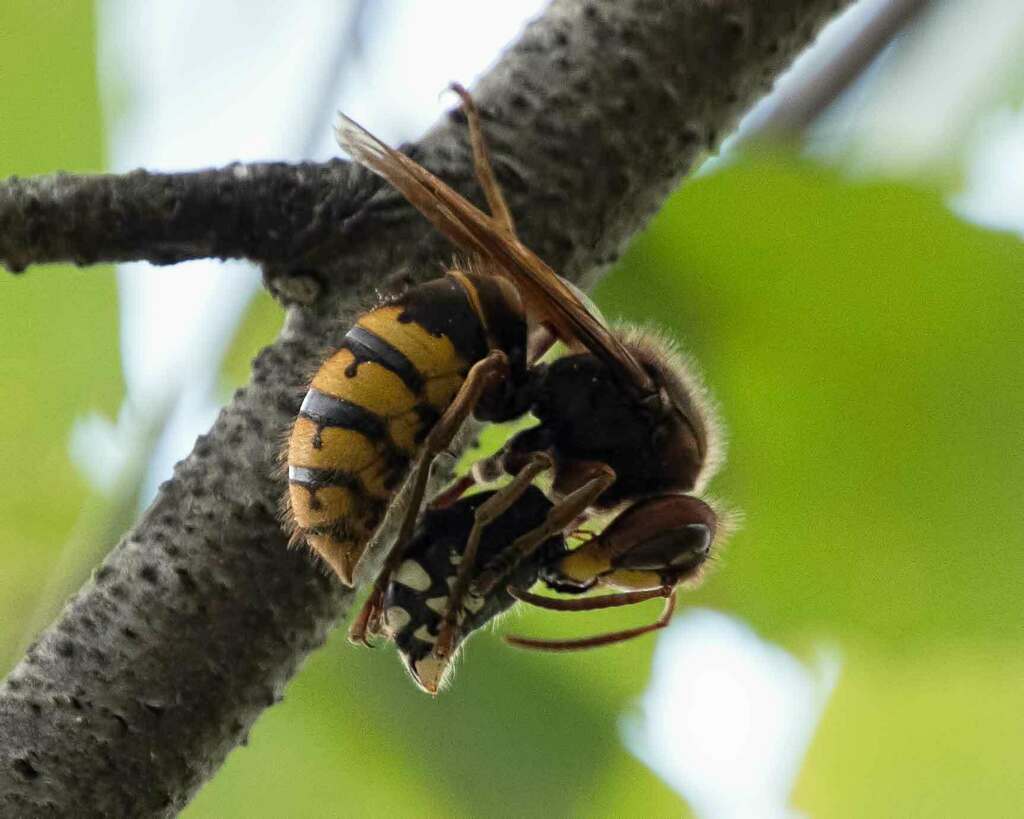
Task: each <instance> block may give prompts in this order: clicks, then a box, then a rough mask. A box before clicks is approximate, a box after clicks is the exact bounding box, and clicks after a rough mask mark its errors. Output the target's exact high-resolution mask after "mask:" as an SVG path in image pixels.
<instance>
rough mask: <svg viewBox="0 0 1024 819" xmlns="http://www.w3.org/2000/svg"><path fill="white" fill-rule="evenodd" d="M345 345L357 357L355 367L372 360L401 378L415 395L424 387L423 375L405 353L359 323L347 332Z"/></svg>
mask: <svg viewBox="0 0 1024 819" xmlns="http://www.w3.org/2000/svg"><path fill="white" fill-rule="evenodd" d="M343 346H344V347H347V348H348V349H349V350H350V351H351V353H352V355H353V356H354V357H355V362H354V363H353V367H358V366H359V365H360V364H361V363H363V362H364V361H372V362H374V363H376V364H379V365H380V366H382V367H384V368H385V369H387V370H390V371H391V372H393V373H394V374H395V375H397V376H398V377H399V378H401V379H402V381H403V382H404V383H405V386H407V387H408V388H409V391H410V392H412V393H413V394H414V395H418V394H419V392H420V391H421V390H422V389H423V376H421V375H420V374H419V373H418V372H417V371H416V368H415V367H414V366H413V364H412V362H411V361H410V360H409V359H408V358H406V357H405V353H403V352H402V351H401V350H399V349H398V348H397V347H394V346H392V345H391V344H389V343H388V342H387V341H385V340H384V339H382V338H381V337H380V336H378V335H377V334H376V333H374V332H372V331H370V330H367V329H366V328H365V327H360V326H359V325H358V324H357V325H355V326H354V327H353V328H352V329H351V330H349V331H348V332H347V333H345V342H344V344H343Z"/></svg>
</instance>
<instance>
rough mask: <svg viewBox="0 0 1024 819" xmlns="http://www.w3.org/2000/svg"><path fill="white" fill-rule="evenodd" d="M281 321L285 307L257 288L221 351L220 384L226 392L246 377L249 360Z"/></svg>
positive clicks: (241, 382)
mask: <svg viewBox="0 0 1024 819" xmlns="http://www.w3.org/2000/svg"><path fill="white" fill-rule="evenodd" d="M283 323H284V311H283V310H282V309H281V307H280V306H279V305H278V303H277V302H276V301H274V299H273V298H271V296H270V294H269V293H267V291H266V290H262V289H261V290H257V291H256V293H254V294H253V297H252V301H250V302H249V306H248V308H247V309H246V311H245V313H244V314H243V315H242V319H241V321H240V322H239V325H238V327H237V328H236V330H235V335H234V337H233V338H232V340H231V343H230V344H229V345H228V348H227V350H225V351H224V360H223V362H221V384H222V386H223V387H224V389H225V392H227V393H229V394H230V391H232V390H234V389H236V388H238V387H240V386H242V385H243V384H245V383H246V382H247V381H248V380H249V372H250V370H251V369H252V360H253V358H255V357H256V354H257V353H258V352H259V351H260V350H262V349H263V348H264V347H266V346H267V345H268V344H270V342H272V341H273V340H274V338H275V337H276V336H277V334H278V332H279V331H280V330H281V325H282V324H283Z"/></svg>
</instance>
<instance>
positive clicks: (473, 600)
mask: <svg viewBox="0 0 1024 819" xmlns="http://www.w3.org/2000/svg"><path fill="white" fill-rule="evenodd" d="M462 607H463V608H464V609H465V610H466V611H471V612H473V614H476V613H477V612H478V611H480V609H482V608H483V607H484V599H483V598H482V597H477V596H476V595H475V594H467V595H466V598H465V599H464V600H463V601H462Z"/></svg>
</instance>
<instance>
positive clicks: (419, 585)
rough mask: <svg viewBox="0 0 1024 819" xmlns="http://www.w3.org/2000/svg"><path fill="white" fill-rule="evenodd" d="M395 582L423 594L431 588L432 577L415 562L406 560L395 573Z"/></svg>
mask: <svg viewBox="0 0 1024 819" xmlns="http://www.w3.org/2000/svg"><path fill="white" fill-rule="evenodd" d="M395 582H396V583H401V584H402V585H403V586H408V587H409V588H410V589H415V590H416V591H421V592H422V591H426V590H427V589H429V588H430V575H429V574H427V572H426V571H425V570H424V568H423V567H422V566H421V565H420V564H419V563H417V562H416V561H415V560H406V561H405V562H404V563H403V564H402V565H401V566H399V567H398V571H397V572H395Z"/></svg>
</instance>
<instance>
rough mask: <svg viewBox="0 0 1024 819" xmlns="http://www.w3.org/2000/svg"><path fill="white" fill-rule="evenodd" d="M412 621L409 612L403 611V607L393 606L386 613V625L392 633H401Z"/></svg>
mask: <svg viewBox="0 0 1024 819" xmlns="http://www.w3.org/2000/svg"><path fill="white" fill-rule="evenodd" d="M411 619H412V617H411V615H410V614H409V612H407V611H406V610H405V609H403V608H402V607H401V606H391V608H389V609H388V610H387V611H386V612H384V625H385V626H387V628H388V629H390V630H391V632H392V633H395V632H399V631H401V630H402V629H403V628H405V627H406V626H407V625H409V621H410V620H411Z"/></svg>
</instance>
